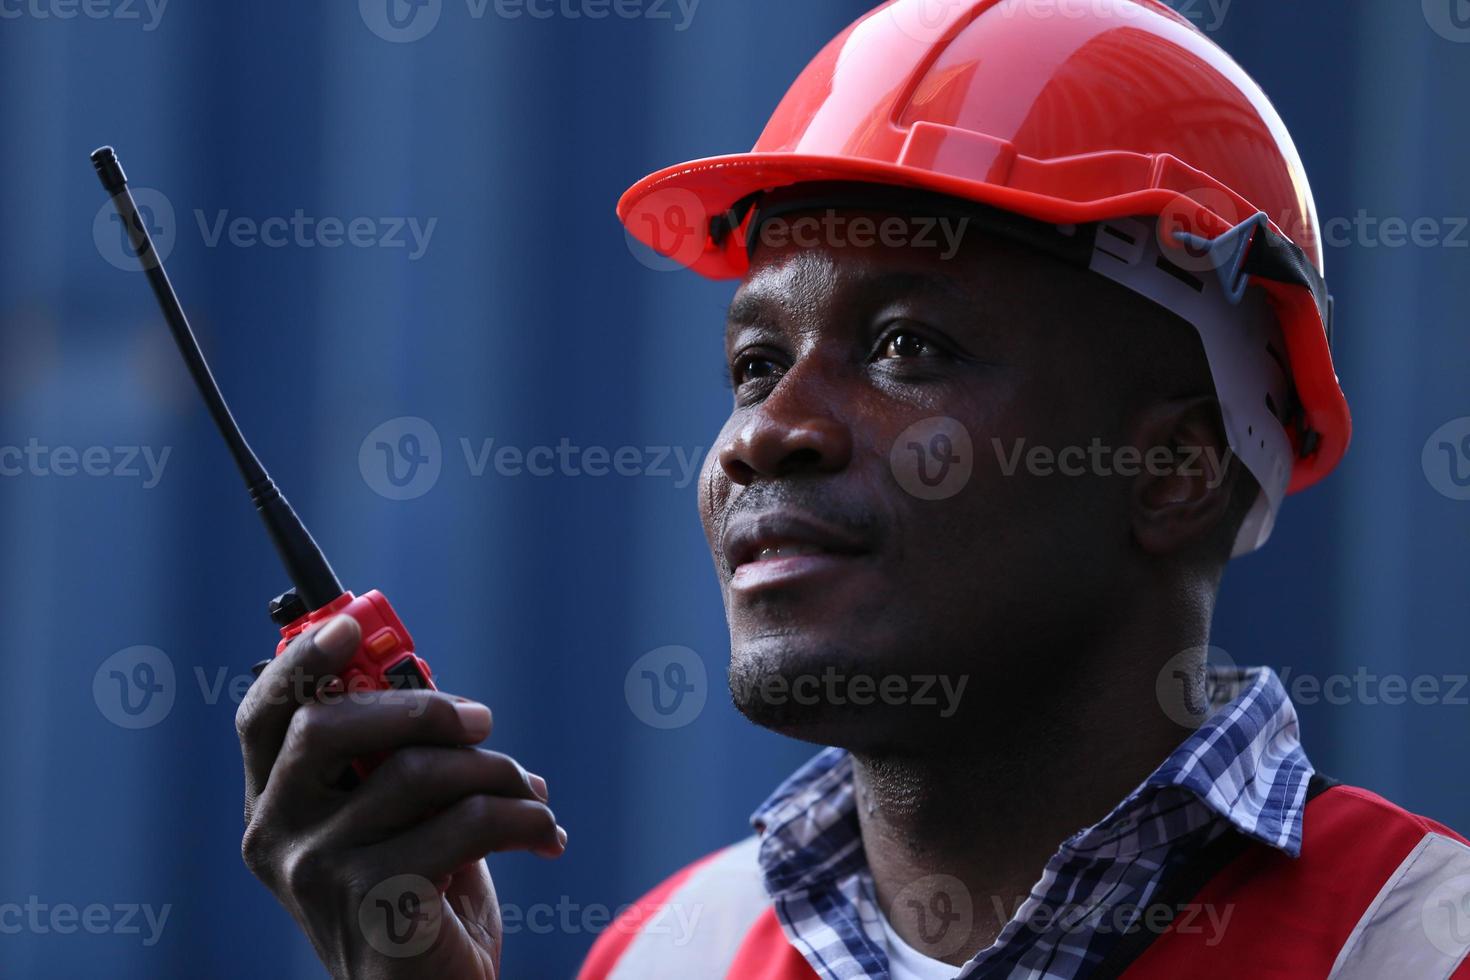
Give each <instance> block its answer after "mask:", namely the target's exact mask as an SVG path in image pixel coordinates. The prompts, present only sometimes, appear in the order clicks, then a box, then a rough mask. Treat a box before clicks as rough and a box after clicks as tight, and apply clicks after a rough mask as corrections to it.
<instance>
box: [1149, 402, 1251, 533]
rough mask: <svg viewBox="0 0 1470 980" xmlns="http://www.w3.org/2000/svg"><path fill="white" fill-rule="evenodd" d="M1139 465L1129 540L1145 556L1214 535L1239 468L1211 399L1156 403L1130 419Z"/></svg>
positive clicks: (1225, 510) (1227, 502)
mask: <svg viewBox="0 0 1470 980" xmlns="http://www.w3.org/2000/svg"><path fill="white" fill-rule="evenodd" d="M1132 441H1133V445H1135V446H1136V447H1137V448H1138V450H1139V451H1140V453H1142V459H1143V463H1142V466H1141V467H1140V472H1139V473H1138V475H1137V476H1136V477H1134V480H1133V492H1132V509H1133V512H1132V518H1133V536H1134V538H1135V539H1136V540H1137V541H1138V543H1139V545H1140V546H1142V548H1143V550H1144V551H1146V552H1148V553H1149V554H1156V555H1163V554H1170V553H1174V552H1178V551H1183V550H1187V549H1190V548H1193V547H1197V546H1199V545H1201V544H1204V543H1205V542H1208V541H1210V540H1211V539H1213V538H1216V537H1218V528H1219V526H1220V522H1221V521H1223V520H1225V519H1226V518H1227V515H1228V513H1229V511H1230V500H1231V495H1232V493H1233V490H1234V486H1235V480H1236V474H1237V472H1238V471H1239V469H1240V466H1239V465H1238V461H1237V460H1236V459H1235V456H1234V453H1232V452H1231V451H1230V446H1229V443H1227V442H1226V440H1225V426H1224V425H1223V424H1222V422H1221V420H1220V406H1219V404H1218V403H1217V402H1216V401H1215V399H1213V398H1209V397H1204V396H1201V397H1194V398H1177V399H1173V400H1171V401H1164V402H1159V403H1156V404H1154V405H1153V406H1151V407H1150V408H1148V409H1146V410H1144V411H1143V412H1142V413H1140V414H1139V416H1138V417H1137V418H1136V419H1135V420H1134V425H1133V429H1132Z"/></svg>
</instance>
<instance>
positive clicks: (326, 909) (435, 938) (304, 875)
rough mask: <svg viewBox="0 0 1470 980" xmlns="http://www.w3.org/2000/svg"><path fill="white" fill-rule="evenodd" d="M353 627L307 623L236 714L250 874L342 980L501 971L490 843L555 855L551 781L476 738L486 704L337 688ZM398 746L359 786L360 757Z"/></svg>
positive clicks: (562, 840)
mask: <svg viewBox="0 0 1470 980" xmlns="http://www.w3.org/2000/svg"><path fill="white" fill-rule="evenodd" d="M358 642H359V630H358V626H357V623H356V622H355V621H354V620H353V619H351V618H350V617H347V616H339V617H338V618H336V619H334V620H330V621H329V622H327V623H326V625H324V626H322V627H320V628H319V629H316V630H314V631H312V632H309V633H306V634H303V635H302V636H299V637H297V638H296V640H295V641H294V642H293V643H292V644H291V645H290V647H288V648H287V650H286V651H285V653H283V654H282V655H281V656H279V657H277V658H275V659H274V660H273V661H272V662H271V663H270V665H269V666H267V667H266V668H265V670H264V671H262V672H261V675H260V676H259V677H258V678H257V679H256V681H255V683H254V685H252V687H251V688H250V691H249V693H248V694H247V695H246V697H245V699H244V701H243V702H242V703H241V704H240V710H239V711H238V712H237V713H236V715H235V727H236V728H237V729H238V730H239V733H240V748H241V751H242V753H243V754H244V758H245V837H244V840H243V842H242V845H241V852H242V853H243V855H244V858H245V864H246V866H248V867H249V868H250V870H251V872H252V873H254V874H255V876H256V877H258V878H259V879H260V880H261V881H263V882H265V884H266V886H267V887H268V888H270V890H271V891H272V892H274V893H275V895H276V897H277V898H278V899H280V901H281V903H282V904H283V905H285V906H286V908H287V910H288V911H290V913H291V914H292V915H293V916H295V918H296V921H297V922H298V923H300V925H301V928H302V929H304V930H305V931H306V934H307V936H308V937H310V939H311V941H312V944H313V945H315V947H316V951H317V955H319V956H320V957H321V958H322V962H323V963H325V964H326V965H327V968H328V970H330V971H331V973H332V976H334V977H338V978H347V977H352V978H365V977H372V978H393V980H398V978H408V977H436V978H437V977H455V978H487V980H488V978H495V977H497V976H498V975H499V972H500V952H501V927H500V908H499V905H498V903H497V902H496V898H495V886H494V884H493V883H492V882H491V880H490V873H489V871H488V870H487V869H486V867H485V862H484V861H483V860H482V858H483V857H484V855H485V854H486V853H488V852H491V851H513V850H527V851H532V852H534V853H537V854H540V855H543V856H545V857H557V856H559V855H560V854H561V853H562V851H563V850H564V849H565V847H566V831H564V830H562V829H561V828H560V827H559V826H557V823H556V818H555V817H554V816H553V815H552V813H551V811H550V810H549V809H548V808H547V807H546V783H545V781H544V780H543V779H541V777H540V776H536V775H534V774H531V773H527V772H526V771H525V770H524V769H522V768H521V766H520V764H519V763H517V762H516V761H515V760H514V759H511V758H510V757H508V756H504V755H501V754H499V753H496V752H487V751H485V750H482V749H476V748H470V747H468V746H473V745H475V744H476V743H478V742H480V741H482V740H484V738H485V737H486V736H487V735H489V734H490V709H489V708H487V707H485V706H484V705H482V704H476V703H473V702H469V701H465V700H463V699H461V698H456V697H454V696H452V695H448V694H444V693H443V692H439V691H417V690H415V691H400V690H394V691H372V692H364V691H355V692H353V691H349V692H345V693H344V692H343V691H342V690H341V685H340V682H339V681H337V680H336V679H335V678H336V675H337V674H338V673H340V672H341V670H342V669H343V668H344V667H345V666H346V665H347V663H348V661H350V660H351V659H352V653H353V651H354V650H356V649H357V645H358ZM382 753H391V755H389V756H388V757H387V758H386V760H385V761H383V763H382V764H381V765H380V766H378V768H377V769H375V770H374V771H373V772H372V774H371V775H369V776H368V777H367V779H366V780H364V781H363V782H362V784H361V785H359V786H357V787H355V788H353V789H351V790H350V791H349V790H345V789H343V788H342V781H343V779H344V777H346V776H347V774H348V773H349V771H350V769H351V762H352V760H353V759H355V758H360V757H364V756H373V755H379V754H382Z"/></svg>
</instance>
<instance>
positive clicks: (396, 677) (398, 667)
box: [383, 657, 429, 691]
mask: <svg viewBox="0 0 1470 980" xmlns="http://www.w3.org/2000/svg"><path fill="white" fill-rule="evenodd" d="M383 677H384V679H386V680H387V681H388V684H389V686H391V687H393V688H395V689H397V690H400V691H403V690H408V689H410V688H424V687H428V686H429V679H428V678H427V677H425V676H424V674H423V671H421V670H419V665H418V663H417V662H415V661H414V658H413V657H404V658H403V659H402V660H400V661H398V663H396V664H394V665H393V666H392V667H389V668H388V669H387V670H385V671H383Z"/></svg>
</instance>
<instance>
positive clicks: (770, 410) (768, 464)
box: [719, 368, 852, 486]
mask: <svg viewBox="0 0 1470 980" xmlns="http://www.w3.org/2000/svg"><path fill="white" fill-rule="evenodd" d="M798 370H799V368H794V369H793V370H792V371H789V372H788V373H787V374H786V376H785V377H783V378H782V379H781V381H780V382H779V383H778V384H777V385H776V387H775V389H774V390H773V391H772V392H771V393H770V395H769V396H767V398H766V400H765V401H763V402H761V403H760V405H759V406H757V407H756V408H755V409H754V410H752V411H751V412H750V413H748V414H747V415H746V417H745V419H744V420H743V421H742V422H741V424H740V426H739V427H738V428H736V429H735V430H734V431H733V432H732V433H730V435H729V436H728V438H727V439H726V440H725V443H724V445H722V446H721V447H720V451H719V460H720V467H721V468H722V469H723V470H724V471H725V475H726V476H728V477H729V478H730V481H731V482H732V483H738V484H740V485H742V486H744V485H746V484H749V483H752V482H754V481H755V480H756V479H758V478H766V479H772V478H776V477H782V476H790V475H793V474H795V473H799V472H801V471H803V470H810V471H812V472H815V473H830V472H836V471H838V470H841V469H844V468H845V467H846V466H847V465H848V463H849V462H850V461H851V459H852V430H851V429H850V428H849V427H848V424H847V422H845V421H843V419H842V418H841V415H840V412H839V411H838V406H837V404H836V401H835V400H834V398H833V397H832V396H831V389H830V386H828V385H819V384H813V383H812V382H811V380H810V379H809V378H807V377H803V376H801V375H799V374H798V373H797V372H798Z"/></svg>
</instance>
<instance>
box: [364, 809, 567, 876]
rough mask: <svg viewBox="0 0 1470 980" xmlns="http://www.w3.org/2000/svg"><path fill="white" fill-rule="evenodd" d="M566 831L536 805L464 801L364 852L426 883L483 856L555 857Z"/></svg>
mask: <svg viewBox="0 0 1470 980" xmlns="http://www.w3.org/2000/svg"><path fill="white" fill-rule="evenodd" d="M566 840H567V837H566V831H565V830H563V829H562V828H561V827H559V826H557V823H556V816H555V815H554V814H553V813H552V812H551V810H550V809H548V808H547V806H546V804H544V803H541V802H539V801H537V800H514V799H508V798H506V797H503V796H485V795H477V796H466V797H465V798H464V799H462V800H460V801H459V802H457V803H454V804H452V805H450V806H449V807H447V808H446V809H444V810H441V811H440V812H439V813H436V814H435V815H434V816H432V817H430V818H429V819H428V820H425V821H424V822H423V823H420V824H418V825H417V826H415V827H414V828H413V829H412V830H409V831H407V832H405V833H403V834H400V835H399V836H397V837H394V838H392V839H391V840H387V841H384V842H383V843H381V844H378V845H376V846H374V847H371V848H368V849H367V853H366V857H367V858H368V860H369V861H371V862H372V863H373V865H374V866H375V867H380V868H394V869H403V870H408V871H413V872H416V873H418V874H421V875H423V876H424V877H425V878H428V879H429V880H430V881H437V880H439V879H440V878H442V877H444V876H446V875H451V874H453V873H455V872H456V871H459V870H460V869H461V868H463V867H465V866H466V865H468V864H471V863H473V862H475V861H478V860H479V859H480V858H482V857H484V856H485V855H486V854H490V853H493V852H497V851H531V852H533V853H536V854H540V855H543V856H545V857H558V856H560V855H561V853H562V852H563V851H565V850H566Z"/></svg>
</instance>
